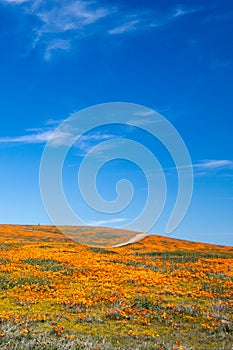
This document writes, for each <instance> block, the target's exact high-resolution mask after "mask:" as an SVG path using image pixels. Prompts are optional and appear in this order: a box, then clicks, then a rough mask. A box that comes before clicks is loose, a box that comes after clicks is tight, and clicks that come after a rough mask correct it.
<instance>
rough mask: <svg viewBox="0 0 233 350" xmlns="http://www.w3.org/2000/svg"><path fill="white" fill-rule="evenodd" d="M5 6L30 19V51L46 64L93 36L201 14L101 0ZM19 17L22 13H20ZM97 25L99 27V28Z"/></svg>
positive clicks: (19, 0) (14, 1) (25, 0)
mask: <svg viewBox="0 0 233 350" xmlns="http://www.w3.org/2000/svg"><path fill="white" fill-rule="evenodd" d="M0 2H1V3H5V4H6V5H12V6H13V5H15V6H18V7H20V8H21V9H22V10H23V11H24V14H25V15H27V16H32V17H33V18H34V19H35V20H34V21H32V22H31V23H33V28H30V29H29V30H30V32H31V33H32V45H31V47H32V50H33V49H38V50H39V52H40V53H42V55H43V57H44V59H45V60H46V61H50V60H51V59H52V58H53V57H54V56H56V55H57V54H61V53H67V52H69V51H70V50H72V48H73V47H75V43H76V42H78V41H79V40H82V39H84V38H86V37H90V36H93V35H98V34H99V35H100V36H103V35H106V36H110V37H112V36H116V35H124V34H130V33H131V32H136V31H141V30H152V29H154V28H157V27H161V26H165V25H166V24H170V23H171V22H172V21H175V20H178V19H179V18H180V17H184V16H186V15H190V14H192V13H195V12H198V11H201V10H202V8H198V7H197V8H193V7H192V8H188V7H186V6H183V5H179V6H178V7H176V8H170V9H169V8H168V10H167V13H165V14H164V13H163V14H161V13H159V11H156V10H155V8H147V9H145V10H144V11H141V10H139V9H137V8H136V7H135V6H131V8H129V6H126V5H125V4H124V3H123V2H122V4H118V5H117V6H116V5H113V3H112V4H111V3H110V2H109V3H107V4H106V2H105V3H103V4H101V0H93V1H89V0H86V1H85V0H66V1H56V0H50V1H46V0H0ZM21 15H22V12H21ZM99 24H100V25H99Z"/></svg>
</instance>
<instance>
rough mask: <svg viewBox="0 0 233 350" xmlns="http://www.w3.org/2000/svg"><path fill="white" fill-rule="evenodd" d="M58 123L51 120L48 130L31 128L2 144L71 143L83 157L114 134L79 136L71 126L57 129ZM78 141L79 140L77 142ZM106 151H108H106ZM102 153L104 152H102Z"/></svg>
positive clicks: (6, 139) (4, 138) (55, 144)
mask: <svg viewBox="0 0 233 350" xmlns="http://www.w3.org/2000/svg"><path fill="white" fill-rule="evenodd" d="M57 122H58V121H54V120H50V121H49V123H48V122H47V125H51V126H48V127H46V128H44V129H43V128H29V129H27V130H26V132H27V133H26V134H24V135H20V136H15V137H0V144H40V143H41V144H45V143H47V142H50V145H51V146H53V147H58V146H61V145H70V144H71V143H72V144H74V146H75V147H76V148H77V150H78V155H80V156H83V155H84V154H85V153H86V152H88V151H89V150H90V149H91V148H92V147H93V146H94V145H95V144H96V143H98V142H101V141H105V140H107V139H112V138H113V137H114V135H113V134H110V133H100V132H93V133H89V134H87V135H81V136H80V135H79V134H78V133H75V131H74V130H72V129H69V126H67V127H66V128H63V129H64V130H59V129H56V128H55V126H56V124H57ZM77 139H78V140H77ZM105 151H106V150H105ZM101 152H104V150H102V151H101Z"/></svg>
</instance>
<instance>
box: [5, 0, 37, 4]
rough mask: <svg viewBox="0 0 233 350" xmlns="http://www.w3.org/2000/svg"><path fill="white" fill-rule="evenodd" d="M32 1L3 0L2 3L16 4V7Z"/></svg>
mask: <svg viewBox="0 0 233 350" xmlns="http://www.w3.org/2000/svg"><path fill="white" fill-rule="evenodd" d="M29 1H30V0H1V1H0V2H3V3H7V4H14V5H20V4H23V3H26V2H29Z"/></svg>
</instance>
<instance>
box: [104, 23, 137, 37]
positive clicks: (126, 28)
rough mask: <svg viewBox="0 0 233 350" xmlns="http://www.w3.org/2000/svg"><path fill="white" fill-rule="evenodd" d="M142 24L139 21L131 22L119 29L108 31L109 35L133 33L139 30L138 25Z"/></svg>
mask: <svg viewBox="0 0 233 350" xmlns="http://www.w3.org/2000/svg"><path fill="white" fill-rule="evenodd" d="M139 23H140V20H139V19H135V20H131V21H127V22H124V23H122V24H121V25H119V26H118V27H115V28H113V29H110V30H108V33H109V34H111V35H114V34H124V33H126V32H132V31H134V30H136V29H137V25H138V24H139Z"/></svg>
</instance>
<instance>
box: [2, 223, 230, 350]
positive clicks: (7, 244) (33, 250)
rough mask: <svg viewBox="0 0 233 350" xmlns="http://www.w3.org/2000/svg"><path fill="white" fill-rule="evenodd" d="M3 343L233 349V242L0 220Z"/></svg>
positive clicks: (162, 349)
mask: <svg viewBox="0 0 233 350" xmlns="http://www.w3.org/2000/svg"><path fill="white" fill-rule="evenodd" d="M0 349H9V350H10V349H92V350H93V349H95V350H97V349H99V350H100V349H106V350H107V349H109V350H112V349H122V350H123V349H135V350H136V349H145V350H150V349H157V350H159V349H160V350H165V349H170V350H181V349H183V350H191V349H203V350H208V349H211V350H213V349H216V350H221V349H224V350H227V349H229V350H232V349H233V247H223V246H216V245H208V244H201V243H193V242H188V241H182V240H175V239H171V238H167V237H161V236H148V237H146V238H145V239H144V240H143V241H140V242H137V243H134V244H132V245H130V246H124V247H121V248H114V249H113V248H104V249H103V248H90V247H86V246H82V245H79V244H78V243H75V242H74V241H72V240H70V239H68V238H67V237H65V236H64V235H62V234H61V233H59V231H58V230H57V229H56V228H54V227H48V226H46V227H45V226H17V225H0Z"/></svg>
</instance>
